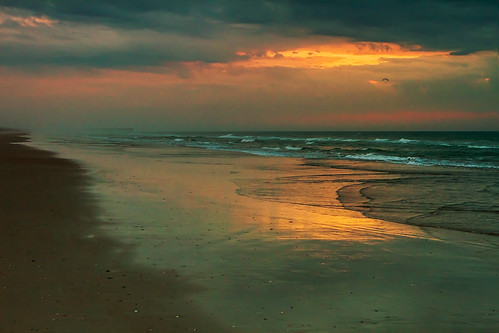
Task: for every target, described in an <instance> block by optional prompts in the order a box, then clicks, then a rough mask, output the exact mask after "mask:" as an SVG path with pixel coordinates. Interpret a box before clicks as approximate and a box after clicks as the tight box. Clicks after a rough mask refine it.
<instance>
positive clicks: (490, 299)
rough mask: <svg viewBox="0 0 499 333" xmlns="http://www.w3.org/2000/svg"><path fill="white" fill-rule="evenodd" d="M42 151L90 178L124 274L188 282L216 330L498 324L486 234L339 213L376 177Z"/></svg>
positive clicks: (201, 153)
mask: <svg viewBox="0 0 499 333" xmlns="http://www.w3.org/2000/svg"><path fill="white" fill-rule="evenodd" d="M52 148H53V149H54V150H57V151H59V152H60V153H61V154H63V156H67V157H69V158H71V159H75V160H78V161H81V163H84V165H85V167H86V168H87V169H88V170H90V172H92V179H94V180H95V181H96V182H95V184H94V185H93V186H92V193H93V194H94V195H95V197H96V198H98V199H99V206H100V207H102V208H103V211H102V212H100V215H99V216H100V218H101V220H102V221H103V224H102V227H101V228H100V230H99V232H100V233H103V234H105V235H108V236H109V237H111V239H115V240H119V242H120V243H124V244H129V246H130V247H131V248H132V249H133V250H131V251H130V252H129V254H130V257H129V262H130V263H131V264H132V265H133V267H136V268H137V269H139V270H152V271H156V272H161V271H171V270H172V269H174V270H175V271H176V272H178V274H179V275H180V276H182V278H185V279H188V281H189V282H190V283H191V284H192V285H194V286H197V288H199V290H200V292H198V293H195V294H192V295H191V297H190V299H189V300H190V301H191V303H190V304H193V305H196V308H199V309H200V312H202V313H208V314H209V317H210V318H214V319H215V320H216V321H217V322H218V323H220V325H221V326H222V327H223V328H226V329H229V330H231V329H235V330H238V331H243V332H285V331H287V332H332V331H338V332H351V331H355V332H358V331H361V332H372V331H374V332H400V331H404V332H423V331H431V332H469V331H473V332H489V331H490V332H491V331H494V330H495V328H496V327H497V326H498V325H499V318H498V315H497V311H498V308H499V304H498V300H499V289H498V288H497V285H498V283H499V268H498V267H499V266H498V265H497V263H498V262H499V251H498V247H497V244H495V243H494V241H495V240H496V237H494V236H490V235H484V234H478V235H474V234H470V233H463V232H457V231H449V230H445V229H442V230H441V233H439V234H435V233H434V232H428V231H427V230H425V229H424V228H423V229H422V228H420V227H417V226H411V225H405V224H400V223H392V222H388V221H384V220H379V219H374V218H369V217H365V216H364V215H363V214H362V213H361V212H359V211H357V209H356V208H358V205H357V204H355V205H357V206H356V207H355V209H354V207H350V208H351V209H345V207H344V205H346V204H345V202H347V201H348V202H350V203H356V202H357V203H358V202H362V200H364V201H365V200H366V197H364V196H362V195H361V194H360V192H358V191H350V193H349V194H348V193H342V189H345V188H350V189H353V188H355V186H361V185H363V184H364V183H365V181H366V180H375V181H376V183H377V184H381V182H382V181H383V182H385V181H387V180H388V181H395V180H396V179H398V178H400V175H399V174H394V173H387V172H386V170H383V168H382V167H380V169H376V168H372V166H371V167H370V168H366V165H359V164H357V165H344V166H341V165H337V166H336V167H331V166H330V165H327V166H324V165H323V166H320V165H310V163H309V162H310V161H303V160H300V159H291V158H268V157H257V156H250V155H245V154H238V153H230V152H215V151H208V150H203V149H190V148H175V147H161V148H154V147H129V146H126V145H123V146H115V147H105V146H87V147H84V146H81V147H79V148H78V147H75V145H70V146H69V147H66V148H65V147H63V146H61V145H54V146H52ZM52 148H51V149H52ZM414 172H416V171H414ZM358 189H359V188H358ZM338 193H340V194H338ZM347 194H348V195H350V196H351V198H350V199H349V200H345V195H347ZM387 198H388V199H389V197H388V196H387ZM342 200H343V203H342V202H341V201H342ZM356 200H357V201H356ZM358 200H360V201H358ZM347 208H349V207H348V205H347ZM439 230H440V229H439ZM161 298H162V297H161V296H160V295H158V297H156V299H157V300H158V302H159V303H161ZM208 331H209V330H208Z"/></svg>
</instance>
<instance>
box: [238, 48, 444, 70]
mask: <svg viewBox="0 0 499 333" xmlns="http://www.w3.org/2000/svg"><path fill="white" fill-rule="evenodd" d="M450 53H451V51H438V52H437V51H422V50H421V47H420V46H418V45H414V46H412V47H411V48H404V47H402V46H400V45H398V44H395V43H376V42H356V43H354V42H342V43H334V44H322V45H311V46H308V47H302V48H296V49H289V50H277V51H273V50H265V51H260V52H258V51H238V52H236V55H238V56H239V57H241V58H243V59H241V60H237V61H234V62H233V64H234V65H236V66H242V67H246V68H254V67H288V68H317V69H326V68H332V67H339V66H363V65H379V64H381V63H384V62H387V61H389V60H390V59H414V58H419V57H422V56H446V55H449V54H450Z"/></svg>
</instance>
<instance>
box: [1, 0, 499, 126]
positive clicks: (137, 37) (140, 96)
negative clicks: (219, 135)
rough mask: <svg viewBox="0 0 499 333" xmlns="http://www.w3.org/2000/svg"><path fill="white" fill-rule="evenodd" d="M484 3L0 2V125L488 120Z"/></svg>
mask: <svg viewBox="0 0 499 333" xmlns="http://www.w3.org/2000/svg"><path fill="white" fill-rule="evenodd" d="M498 17H499V6H498V5H497V2H496V0H491V1H488V0H473V1H466V0H447V1H444V0H432V1H429V0H421V1H395V0H377V1H371V0H348V1H347V0H337V1H332V0H331V1H325V0H306V1H305V0H268V1H263V0H251V1H250V0H214V1H209V0H189V1H178V0H175V1H169V0H167V1H156V0H128V1H126V0H120V1H118V0H101V1H97V0H74V1H71V0H0V127H17V128H24V129H29V130H73V129H85V128H100V127H133V128H137V129H141V130H167V131H239V130H499V84H498V79H499V77H498V66H499V65H498V63H499V58H498V43H499V33H498V19H497V18H498Z"/></svg>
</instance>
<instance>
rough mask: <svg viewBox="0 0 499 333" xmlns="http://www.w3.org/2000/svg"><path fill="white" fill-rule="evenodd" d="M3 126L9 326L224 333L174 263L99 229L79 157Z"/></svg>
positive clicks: (5, 324) (3, 323) (1, 241)
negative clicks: (148, 260) (164, 265)
mask: <svg viewBox="0 0 499 333" xmlns="http://www.w3.org/2000/svg"><path fill="white" fill-rule="evenodd" d="M26 140H27V137H26V135H25V134H23V133H20V132H18V131H12V130H2V131H1V132H0V184H1V192H0V332H2V333H10V332H12V333H19V332H193V331H199V332H223V331H224V329H223V327H221V326H219V325H218V324H217V323H215V321H214V320H213V318H207V317H206V316H204V315H203V314H202V313H201V311H200V310H199V309H198V308H196V306H195V305H193V304H192V301H191V297H192V296H193V295H195V294H196V293H198V292H200V288H199V287H197V286H194V285H193V284H191V283H189V282H188V281H186V280H185V279H183V278H182V277H181V276H179V275H178V273H177V272H174V271H172V270H159V271H158V270H152V269H148V268H147V267H140V269H139V268H138V267H136V266H132V265H130V264H129V263H130V258H131V255H130V253H131V252H132V251H133V250H134V249H133V246H131V245H129V244H128V245H127V244H124V243H121V242H119V241H117V240H113V239H111V238H109V237H106V236H105V235H103V233H102V232H99V228H100V226H101V225H102V222H101V221H100V220H99V219H98V215H99V214H100V210H99V207H98V204H97V202H96V198H95V196H93V195H92V194H91V193H90V192H89V191H88V190H87V189H88V188H89V187H91V186H92V185H93V184H92V182H91V179H90V178H89V177H88V175H87V174H86V171H85V170H83V169H82V168H81V167H80V166H79V165H77V164H76V163H74V162H72V161H70V160H67V159H62V158H59V157H56V156H55V155H54V154H53V153H51V152H48V151H43V150H39V149H35V148H31V147H27V146H25V145H20V144H17V143H21V142H24V141H26Z"/></svg>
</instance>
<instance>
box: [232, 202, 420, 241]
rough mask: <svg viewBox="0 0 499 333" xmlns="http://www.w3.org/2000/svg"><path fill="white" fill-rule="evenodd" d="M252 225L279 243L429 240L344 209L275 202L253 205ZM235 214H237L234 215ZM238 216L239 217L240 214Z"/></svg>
mask: <svg viewBox="0 0 499 333" xmlns="http://www.w3.org/2000/svg"><path fill="white" fill-rule="evenodd" d="M252 206H253V209H252V211H253V212H254V211H258V212H259V214H258V215H257V216H256V217H255V220H253V222H255V221H256V222H258V223H260V224H261V225H260V228H262V229H263V231H264V232H269V233H271V234H275V237H276V238H277V239H281V240H285V239H315V240H335V241H352V242H366V241H387V240H390V239H394V238H396V237H409V238H420V237H427V235H425V234H424V233H423V232H422V231H421V230H420V229H419V228H417V227H414V226H409V225H403V224H398V223H391V222H385V221H382V220H376V219H371V218H367V217H364V216H363V215H362V214H361V213H360V212H355V211H350V210H346V209H344V208H342V207H341V206H340V207H338V208H327V209H325V208H322V209H321V208H312V207H303V206H298V205H293V204H285V203H278V202H272V201H259V202H254V203H253V204H252ZM233 213H234V212H233ZM237 215H239V214H237Z"/></svg>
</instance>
